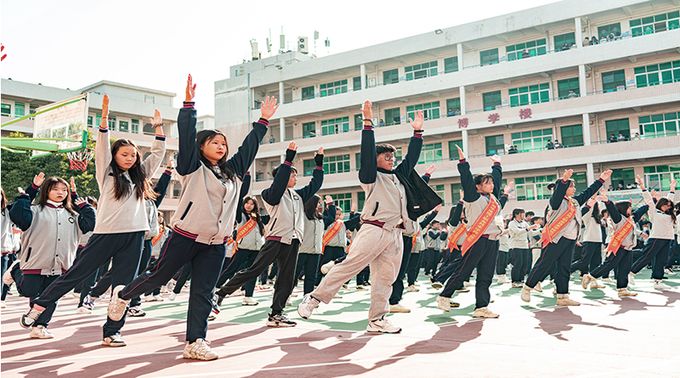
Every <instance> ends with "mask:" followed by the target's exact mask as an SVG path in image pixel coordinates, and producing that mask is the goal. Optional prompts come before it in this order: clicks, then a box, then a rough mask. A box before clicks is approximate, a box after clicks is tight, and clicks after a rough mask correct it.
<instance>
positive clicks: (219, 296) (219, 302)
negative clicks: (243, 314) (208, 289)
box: [215, 294, 226, 306]
mask: <svg viewBox="0 0 680 378" xmlns="http://www.w3.org/2000/svg"><path fill="white" fill-rule="evenodd" d="M215 296H216V297H217V301H216V302H217V306H222V302H223V301H224V298H226V297H225V296H224V295H219V294H216V295H215Z"/></svg>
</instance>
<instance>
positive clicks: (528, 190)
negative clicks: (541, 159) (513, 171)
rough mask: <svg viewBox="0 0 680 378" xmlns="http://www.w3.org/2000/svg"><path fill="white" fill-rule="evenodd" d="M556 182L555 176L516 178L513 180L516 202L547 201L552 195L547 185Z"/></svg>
mask: <svg viewBox="0 0 680 378" xmlns="http://www.w3.org/2000/svg"><path fill="white" fill-rule="evenodd" d="M555 180H557V177H556V176H555V175H546V176H535V177H518V178H516V179H515V192H516V193H517V200H518V201H533V200H541V199H548V198H550V196H551V195H552V193H550V191H549V190H548V184H551V183H553V182H555Z"/></svg>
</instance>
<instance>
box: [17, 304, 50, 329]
mask: <svg viewBox="0 0 680 378" xmlns="http://www.w3.org/2000/svg"><path fill="white" fill-rule="evenodd" d="M43 311H45V310H43ZM43 311H38V310H36V309H34V308H32V307H31V309H30V310H29V311H28V312H27V313H25V314H23V315H21V318H20V319H19V324H20V325H21V326H22V327H24V328H31V327H32V326H33V324H34V323H35V321H36V320H38V317H39V316H40V314H42V313H43Z"/></svg>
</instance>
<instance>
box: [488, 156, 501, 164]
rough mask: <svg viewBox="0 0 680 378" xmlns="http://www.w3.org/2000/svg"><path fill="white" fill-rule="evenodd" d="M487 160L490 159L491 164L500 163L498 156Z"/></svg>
mask: <svg viewBox="0 0 680 378" xmlns="http://www.w3.org/2000/svg"><path fill="white" fill-rule="evenodd" d="M489 159H491V163H492V164H496V163H498V164H500V163H501V157H500V156H498V155H493V156H489Z"/></svg>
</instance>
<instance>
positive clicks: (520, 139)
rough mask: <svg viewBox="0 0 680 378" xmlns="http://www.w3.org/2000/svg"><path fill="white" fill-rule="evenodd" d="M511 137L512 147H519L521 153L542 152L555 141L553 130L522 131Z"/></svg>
mask: <svg viewBox="0 0 680 378" xmlns="http://www.w3.org/2000/svg"><path fill="white" fill-rule="evenodd" d="M511 136H512V145H513V146H517V150H518V151H519V152H531V151H542V150H544V149H545V145H546V144H548V142H550V141H551V140H553V134H552V129H543V130H531V131H522V132H519V133H512V134H511Z"/></svg>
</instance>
